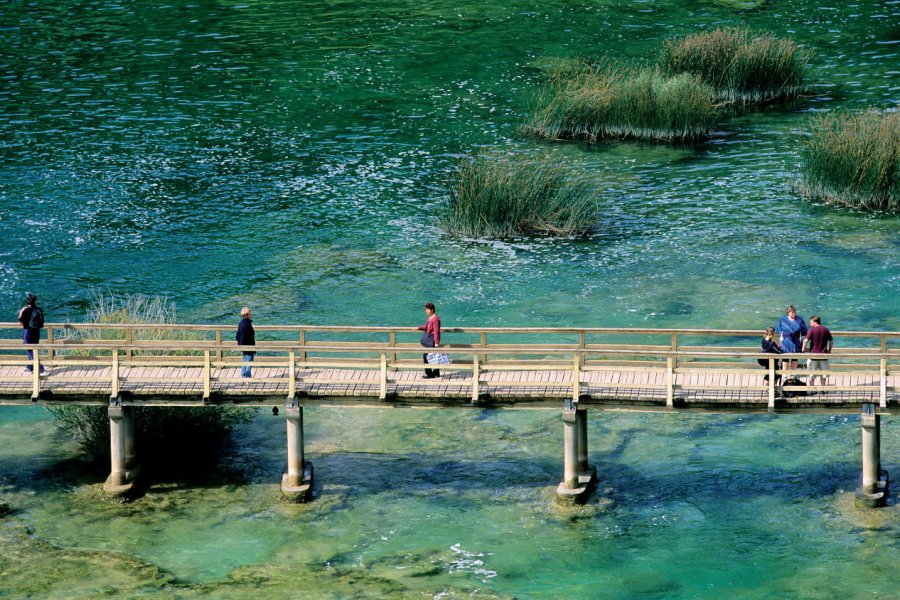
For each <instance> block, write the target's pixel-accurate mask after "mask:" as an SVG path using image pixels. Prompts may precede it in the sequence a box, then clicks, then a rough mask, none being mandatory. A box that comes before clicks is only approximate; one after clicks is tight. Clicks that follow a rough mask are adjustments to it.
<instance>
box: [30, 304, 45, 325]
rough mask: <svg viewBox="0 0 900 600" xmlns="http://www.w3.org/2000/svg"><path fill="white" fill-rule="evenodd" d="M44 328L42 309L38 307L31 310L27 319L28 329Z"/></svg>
mask: <svg viewBox="0 0 900 600" xmlns="http://www.w3.org/2000/svg"><path fill="white" fill-rule="evenodd" d="M43 327H44V309H42V308H41V307H39V306H33V307H32V308H31V315H30V316H29V317H28V329H43Z"/></svg>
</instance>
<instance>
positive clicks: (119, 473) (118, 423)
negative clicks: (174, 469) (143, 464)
mask: <svg viewBox="0 0 900 600" xmlns="http://www.w3.org/2000/svg"><path fill="white" fill-rule="evenodd" d="M107 413H108V415H109V458H110V471H109V477H107V478H106V482H105V483H104V484H103V491H104V492H106V493H107V494H109V495H111V496H116V497H122V496H125V495H127V494H128V493H129V492H131V490H132V489H133V488H134V484H135V482H136V481H137V477H138V474H139V472H140V469H139V467H138V465H137V462H136V459H135V451H134V407H131V406H122V404H121V402H120V401H119V399H118V398H113V399H112V400H111V401H110V405H109V407H108V408H107Z"/></svg>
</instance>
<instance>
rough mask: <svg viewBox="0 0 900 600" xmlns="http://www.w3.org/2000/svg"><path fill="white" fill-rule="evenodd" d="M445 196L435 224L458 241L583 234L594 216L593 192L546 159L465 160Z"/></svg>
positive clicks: (497, 158)
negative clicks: (459, 237) (444, 201)
mask: <svg viewBox="0 0 900 600" xmlns="http://www.w3.org/2000/svg"><path fill="white" fill-rule="evenodd" d="M449 196H450V199H449V202H448V203H447V204H446V205H445V206H444V208H443V211H442V213H441V214H440V215H439V222H440V225H441V226H442V227H443V228H444V229H445V230H446V231H447V232H448V233H450V234H451V235H454V236H461V237H490V238H511V237H517V236H521V235H527V234H545V235H558V236H572V235H584V234H586V233H587V232H588V231H590V229H591V228H592V227H593V226H594V220H595V218H596V213H597V193H596V191H595V190H594V187H593V186H592V185H591V184H590V183H589V182H587V181H585V180H584V179H581V178H578V177H576V176H575V175H574V174H573V173H571V172H570V171H568V170H567V169H565V168H563V167H560V166H559V165H557V164H556V163H554V162H552V161H551V160H550V159H548V158H546V157H545V158H542V159H532V158H527V157H522V156H500V155H482V156H478V157H476V158H474V159H467V160H465V161H464V162H463V164H462V166H461V168H460V170H459V173H458V176H457V178H456V179H455V180H454V181H453V182H452V183H451V185H450V188H449Z"/></svg>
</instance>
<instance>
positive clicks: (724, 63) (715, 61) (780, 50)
mask: <svg viewBox="0 0 900 600" xmlns="http://www.w3.org/2000/svg"><path fill="white" fill-rule="evenodd" d="M811 58H812V52H810V51H809V50H807V49H805V48H803V47H801V46H799V45H798V44H797V43H795V42H794V41H793V40H790V39H782V38H776V37H774V36H772V35H769V34H762V33H754V32H751V31H749V30H747V29H741V28H734V27H727V28H719V29H715V30H713V31H705V32H702V33H697V34H694V35H688V36H685V37H680V38H673V39H670V40H667V41H666V42H665V44H664V46H663V48H662V51H661V52H660V57H659V66H660V69H661V70H662V71H663V72H664V73H666V74H667V75H670V76H673V75H676V74H679V73H691V74H693V75H696V76H697V77H699V78H700V79H701V80H702V81H703V82H705V83H706V84H707V85H709V86H710V87H712V89H713V90H714V93H715V97H716V100H718V101H720V102H725V103H730V104H760V103H765V102H772V101H788V100H792V99H794V98H796V97H797V96H799V95H800V94H802V93H804V92H805V91H806V90H807V85H806V83H805V80H806V69H807V65H808V64H809V61H810V59H811Z"/></svg>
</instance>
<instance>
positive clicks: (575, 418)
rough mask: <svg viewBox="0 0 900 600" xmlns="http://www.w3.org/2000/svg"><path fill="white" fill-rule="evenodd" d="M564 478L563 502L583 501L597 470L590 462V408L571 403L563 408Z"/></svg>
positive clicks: (558, 492) (559, 494)
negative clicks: (588, 412)
mask: <svg viewBox="0 0 900 600" xmlns="http://www.w3.org/2000/svg"><path fill="white" fill-rule="evenodd" d="M562 421H563V480H562V481H561V482H560V484H559V486H558V487H557V488H556V496H557V498H559V499H560V500H561V501H563V502H567V503H583V502H585V501H587V499H588V497H590V495H591V492H592V491H593V489H594V485H595V484H596V483H597V469H596V467H594V466H592V465H590V464H588V428H587V409H584V408H578V407H577V404H575V403H572V404H571V406H567V407H566V408H565V409H563V413H562Z"/></svg>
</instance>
